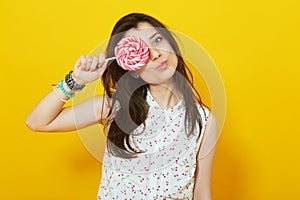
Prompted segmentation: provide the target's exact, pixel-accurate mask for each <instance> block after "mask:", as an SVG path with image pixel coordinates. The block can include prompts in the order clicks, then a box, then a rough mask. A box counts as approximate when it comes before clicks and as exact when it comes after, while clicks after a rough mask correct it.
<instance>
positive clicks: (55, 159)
mask: <svg viewBox="0 0 300 200" xmlns="http://www.w3.org/2000/svg"><path fill="white" fill-rule="evenodd" d="M0 8H1V9H0V11H1V12H0V13H1V14H0V17H1V19H0V20H1V21H0V22H1V33H0V34H1V37H0V42H1V48H0V49H1V50H0V51H1V66H0V67H1V73H0V74H1V75H0V86H1V115H0V120H1V140H0V141H1V144H0V146H1V178H0V180H1V186H0V188H1V197H0V198H1V199H5V200H15V199H26V200H27V199H28V200H33V199H43V200H53V199H56V200H57V199H64V200H66V199H73V200H88V199H96V194H97V189H98V185H99V181H100V177H101V165H100V163H99V162H98V161H97V160H96V159H95V158H94V157H92V156H91V155H90V154H89V153H88V152H87V151H86V149H85V147H84V146H83V145H82V143H81V141H80V139H79V137H78V135H77V133H76V132H70V133H59V134H49V133H34V132H32V131H30V130H29V129H27V128H26V127H25V124H24V121H25V119H26V116H27V115H28V113H29V112H30V111H31V109H32V108H33V106H34V105H35V104H36V103H37V101H38V100H39V99H40V98H41V97H42V96H43V95H44V94H46V93H47V92H48V91H50V90H51V89H52V88H51V86H50V84H51V83H56V82H57V81H58V80H59V79H61V78H63V77H64V75H65V74H66V73H67V72H68V71H69V70H70V69H71V67H72V66H73V64H74V62H75V61H76V59H77V58H78V56H79V55H80V54H87V53H88V52H90V51H91V50H92V49H93V48H94V47H95V46H96V45H97V44H99V43H100V42H101V41H103V40H105V39H107V37H108V36H109V34H110V32H111V30H112V28H113V25H114V23H115V22H116V21H117V20H118V19H119V18H120V17H121V16H123V15H125V14H128V13H130V12H145V13H147V14H150V15H152V16H154V17H156V18H158V19H160V20H161V21H162V22H164V23H165V24H167V25H168V26H169V27H170V28H172V29H175V30H177V31H180V32H182V33H185V34H187V35H189V36H191V37H192V38H194V39H195V40H197V41H198V42H199V43H200V44H201V45H202V46H203V47H204V48H205V49H206V50H207V51H208V53H209V54H210V55H211V57H212V58H213V60H214V61H215V63H216V64H217V66H218V68H219V71H220V73H221V75H222V78H223V81H224V84H225V88H226V93H227V117H226V123H225V126H224V130H223V132H222V134H221V137H220V140H219V143H218V149H217V152H216V157H215V163H214V168H213V196H214V199H228V200H254V199H255V200H258V199H259V200H265V199H272V200H275V199H300V192H299V180H300V173H299V172H298V170H299V169H300V161H299V158H300V156H299V145H300V143H299V139H300V136H299V132H300V131H299V130H300V129H299V122H298V121H299V119H300V118H299V111H300V109H299V102H300V101H299V100H300V98H299V97H300V94H299V83H298V80H299V75H300V73H299V72H300V69H299V67H300V65H299V45H300V40H299V35H300V31H299V24H300V23H299V19H300V16H299V14H297V13H299V3H298V2H297V1H296V0H294V1H292V0H285V1H277V0H273V1H258V0H252V1H238V0H226V1H225V0H218V1H217V0H210V1H202V0H195V1H191V0H185V1H174V0H172V1H171V0H164V1H161V0H151V1H150V0H127V1H124V0H122V1H121V0H115V1H108V0H105V1H100V0H85V1H83V0H82V1H78V0H77V1H57V0H52V1H36V0H35V1H33V0H28V1H20V0H19V1H9V0H4V1H1V3H0Z"/></svg>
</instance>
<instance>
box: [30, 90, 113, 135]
mask: <svg viewBox="0 0 300 200" xmlns="http://www.w3.org/2000/svg"><path fill="white" fill-rule="evenodd" d="M103 104H104V105H103ZM102 105H103V111H102ZM109 109H110V106H109V102H108V100H107V98H105V96H103V95H98V96H95V97H91V98H89V99H87V100H85V101H84V102H82V103H80V104H77V105H74V106H68V107H63V102H61V101H60V100H59V99H58V98H57V97H56V96H55V94H54V92H50V93H48V94H47V95H46V96H45V97H44V98H43V99H42V100H41V101H40V102H39V103H38V104H37V105H36V107H35V108H34V109H33V110H32V112H31V113H30V114H29V116H28V117H27V119H26V125H27V126H28V127H29V128H30V129H31V130H33V131H40V132H64V131H72V130H76V129H81V128H84V127H87V126H90V125H93V124H96V123H98V122H99V121H103V120H105V119H106V116H107V114H108V112H109Z"/></svg>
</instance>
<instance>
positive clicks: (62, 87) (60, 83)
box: [58, 80, 75, 98]
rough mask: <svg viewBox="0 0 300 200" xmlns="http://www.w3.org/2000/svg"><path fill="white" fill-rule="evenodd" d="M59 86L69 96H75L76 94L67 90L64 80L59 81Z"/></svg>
mask: <svg viewBox="0 0 300 200" xmlns="http://www.w3.org/2000/svg"><path fill="white" fill-rule="evenodd" d="M58 87H59V88H60V89H61V91H62V92H63V93H64V94H65V95H66V96H67V97H69V98H73V97H74V96H75V94H70V93H69V92H67V90H66V89H65V88H64V86H63V80H60V81H59V83H58Z"/></svg>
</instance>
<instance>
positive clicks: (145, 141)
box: [97, 90, 209, 200]
mask: <svg viewBox="0 0 300 200" xmlns="http://www.w3.org/2000/svg"><path fill="white" fill-rule="evenodd" d="M146 100H147V103H148V104H149V106H150V107H149V111H148V115H147V118H146V121H145V130H144V125H143V124H142V125H140V126H139V127H137V128H136V129H135V130H134V131H133V132H132V133H131V134H130V137H129V142H130V144H131V146H132V147H133V148H134V149H136V150H143V151H145V152H143V153H140V154H137V157H136V158H131V159H124V158H119V157H116V156H113V155H110V154H108V152H107V149H105V153H104V159H103V163H102V179H101V183H100V186H99V190H98V198H97V199H98V200H100V199H101V200H104V199H105V200H114V199H120V200H129V199H132V200H135V199H138V200H145V199H151V200H152V199H157V200H158V199H159V200H164V199H186V200H192V198H193V189H194V175H195V170H196V166H197V162H196V159H197V157H196V156H197V152H198V150H199V147H200V143H201V140H202V138H203V133H204V130H205V126H206V122H207V117H208V115H209V110H208V109H207V108H205V107H203V108H204V109H202V108H201V106H199V105H198V110H199V113H200V115H201V121H202V124H203V128H202V131H201V136H200V137H198V136H199V134H200V132H199V130H200V129H199V126H197V127H196V128H195V130H194V132H193V134H192V135H190V136H189V137H188V136H187V134H186V131H185V130H186V128H187V130H188V127H186V126H185V105H184V100H183V99H180V100H179V101H178V103H177V104H176V105H175V106H174V107H171V108H161V107H160V105H159V104H158V103H157V102H156V100H155V99H154V98H153V96H152V95H151V93H150V91H149V90H148V94H147V97H146ZM143 130H144V131H143Z"/></svg>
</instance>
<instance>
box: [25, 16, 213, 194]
mask: <svg viewBox="0 0 300 200" xmlns="http://www.w3.org/2000/svg"><path fill="white" fill-rule="evenodd" d="M128 36H133V37H137V38H140V39H142V40H143V41H144V42H145V44H146V45H147V46H148V47H149V60H148V61H147V63H146V64H145V65H144V66H143V67H141V68H139V69H137V70H131V71H128V70H125V69H123V68H121V67H120V66H119V64H118V62H116V60H111V61H107V59H105V58H108V57H113V56H115V55H114V50H115V46H116V45H117V43H118V42H119V41H120V40H121V39H122V38H125V37H128ZM190 77H191V73H190V71H189V69H188V67H187V65H186V64H185V62H184V60H183V58H182V56H181V53H180V51H179V47H178V45H177V43H176V41H175V39H174V37H173V35H172V34H171V32H170V31H169V30H168V29H167V28H166V27H165V26H164V25H163V24H162V23H161V22H159V21H158V20H156V19H155V18H153V17H151V16H148V15H145V14H140V13H132V14H129V15H126V16H124V17H123V18H121V19H120V20H119V21H118V22H117V23H116V25H115V27H114V29H113V31H112V34H111V38H110V41H109V43H108V46H107V49H106V52H105V55H104V54H100V55H99V56H89V55H82V56H80V57H79V59H78V60H77V62H76V63H75V65H74V69H73V72H72V71H71V72H70V73H69V74H68V75H66V77H65V80H63V81H60V82H59V84H58V86H56V87H54V89H53V91H51V92H49V93H48V94H47V95H46V96H45V97H44V98H43V99H42V100H41V101H40V102H39V103H38V104H37V105H36V106H35V108H34V109H33V110H32V112H31V113H30V115H29V116H28V118H27V121H26V124H27V126H28V127H29V128H30V129H32V130H34V131H46V132H62V131H72V130H76V129H81V128H84V127H87V126H90V125H92V124H96V123H102V124H104V125H105V130H106V131H107V146H106V148H105V155H104V160H103V165H102V180H101V183H100V187H99V191H98V199H109V200H112V199H122V200H123V199H194V200H210V199H211V191H210V179H211V168H212V162H213V157H214V152H215V149H214V148H213V149H212V151H210V153H209V154H208V155H207V156H206V157H205V158H201V159H200V155H199V151H200V146H201V143H202V140H203V136H204V135H208V134H213V133H211V132H213V131H215V127H216V124H215V119H214V117H213V116H212V114H211V113H210V112H209V109H208V108H207V107H206V106H204V104H203V103H202V102H201V98H200V96H199V94H198V92H197V91H196V90H195V88H194V87H193V83H192V82H191V79H190ZM99 78H102V81H103V86H104V89H105V94H104V95H98V96H95V97H93V98H90V99H88V100H86V101H84V102H82V103H80V104H78V105H74V106H70V107H66V106H65V107H64V103H65V102H66V101H67V100H69V98H72V97H73V96H74V94H75V92H79V91H80V90H82V89H83V87H84V85H85V84H87V83H90V82H93V81H95V80H97V79H99ZM73 110H76V112H73ZM74 113H76V114H77V115H80V116H83V117H80V118H77V120H76V123H75V121H74V116H73V115H74ZM208 123H209V124H210V126H207V124H208Z"/></svg>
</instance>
